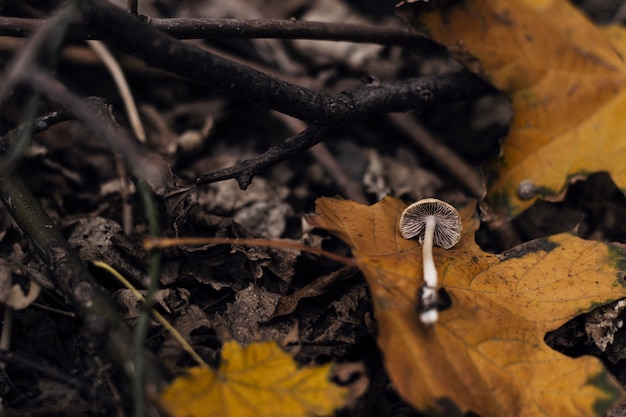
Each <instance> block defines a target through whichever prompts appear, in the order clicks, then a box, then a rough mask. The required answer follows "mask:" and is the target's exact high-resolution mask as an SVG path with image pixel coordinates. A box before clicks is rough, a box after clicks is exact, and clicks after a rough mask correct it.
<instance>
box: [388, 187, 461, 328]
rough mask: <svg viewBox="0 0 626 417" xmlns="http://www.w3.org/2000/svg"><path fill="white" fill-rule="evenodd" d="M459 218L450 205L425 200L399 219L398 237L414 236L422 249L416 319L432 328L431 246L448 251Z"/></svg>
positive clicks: (434, 312) (454, 239)
mask: <svg viewBox="0 0 626 417" xmlns="http://www.w3.org/2000/svg"><path fill="white" fill-rule="evenodd" d="M461 231H462V225H461V217H460V216H459V213H458V212H457V211H456V209H455V208H454V207H452V206H451V205H450V204H448V203H446V202H444V201H441V200H437V199H435V198H426V199H423V200H420V201H418V202H416V203H413V204H411V205H410V206H408V207H407V208H406V209H405V210H404V212H403V213H402V217H401V218H400V234H401V235H402V237H403V238H405V239H412V238H414V237H417V238H418V240H419V242H420V243H421V244H422V245H423V246H422V268H423V275H424V282H423V284H422V286H421V288H420V292H419V298H420V305H421V313H420V320H421V321H422V323H424V324H427V325H430V326H432V325H434V324H435V323H436V322H437V320H438V319H439V310H438V308H437V307H438V299H437V285H438V277H437V268H436V266H435V260H434V259H433V245H435V246H438V247H441V248H444V249H450V248H451V247H453V246H454V245H456V243H457V242H458V241H459V239H460V238H461Z"/></svg>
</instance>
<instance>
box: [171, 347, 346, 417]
mask: <svg viewBox="0 0 626 417" xmlns="http://www.w3.org/2000/svg"><path fill="white" fill-rule="evenodd" d="M331 368H332V364H328V365H325V366H319V367H303V368H298V366H297V364H296V362H294V360H293V358H292V357H291V356H289V355H288V354H287V353H285V352H283V351H282V350H281V349H280V348H279V347H278V345H277V344H276V343H274V342H266V343H253V344H250V345H248V346H247V347H245V348H243V347H241V346H239V344H237V342H234V341H231V342H227V343H224V346H223V348H222V364H221V365H220V368H219V369H218V370H217V371H214V370H211V369H205V368H191V369H188V370H187V372H186V373H185V375H183V376H180V377H178V378H177V379H175V380H174V381H173V382H172V384H171V385H170V386H169V387H168V388H167V389H166V390H165V391H164V392H163V394H162V395H161V402H162V405H163V407H164V408H165V409H166V410H167V411H168V412H169V413H170V414H171V415H172V416H174V417H177V416H181V417H182V416H187V417H202V416H207V417H208V416H210V417H227V416H237V417H246V416H250V417H263V416H289V417H298V416H310V415H316V416H326V415H332V413H333V410H334V409H336V408H338V407H341V406H342V405H343V404H344V403H345V400H346V398H347V389H346V388H342V387H339V386H337V385H334V384H332V383H331V382H330V381H329V375H330V372H331Z"/></svg>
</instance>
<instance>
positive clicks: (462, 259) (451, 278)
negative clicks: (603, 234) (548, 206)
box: [308, 197, 626, 417]
mask: <svg viewBox="0 0 626 417" xmlns="http://www.w3.org/2000/svg"><path fill="white" fill-rule="evenodd" d="M405 206H406V205H405V204H404V203H402V202H401V201H399V200H397V199H393V198H391V197H387V198H385V199H383V200H381V201H380V202H378V203H377V204H375V205H373V206H364V205H360V204H357V203H354V202H351V201H346V200H339V199H329V198H321V199H318V201H317V209H316V216H313V217H310V218H309V219H308V220H309V222H310V223H311V224H313V225H315V226H318V227H322V228H324V229H327V230H329V231H330V232H332V233H333V234H335V235H337V236H338V237H339V238H341V239H342V240H344V241H345V242H346V243H348V244H349V245H350V247H351V248H352V252H353V256H354V257H355V258H356V260H357V262H358V265H359V267H360V268H361V270H362V271H363V273H364V275H365V278H366V280H367V282H368V284H369V287H370V291H371V294H372V298H373V300H374V306H375V310H376V316H377V320H378V328H379V335H378V344H379V346H380V347H381V349H382V350H383V352H384V355H385V362H386V367H387V370H388V372H389V374H390V377H391V379H392V381H393V383H394V385H395V386H396V388H397V389H398V391H399V392H400V393H401V395H402V396H403V397H404V398H405V399H406V400H407V401H409V402H410V403H411V404H413V405H414V406H415V407H417V408H419V409H422V410H427V411H436V410H438V409H439V408H438V407H439V406H440V405H441V404H442V403H445V402H447V401H449V400H451V401H453V403H454V404H456V406H457V407H459V408H460V409H461V410H462V411H470V410H471V411H473V412H475V413H478V414H480V415H481V416H483V417H489V416H493V417H501V416H509V417H513V416H538V415H543V416H555V417H556V416H558V417H568V416H597V415H599V413H601V412H602V411H603V410H606V409H607V408H608V407H609V406H610V405H611V404H612V402H613V401H614V400H615V399H616V398H617V397H618V396H619V395H620V393H621V390H620V388H619V387H618V385H617V384H616V382H615V381H614V380H613V378H612V377H611V376H609V375H608V374H607V372H606V371H605V369H604V367H603V365H602V364H601V363H600V361H599V360H598V359H597V358H594V357H590V356H583V357H580V358H577V359H573V358H570V357H567V356H564V355H562V354H560V353H558V352H556V351H554V350H552V349H551V348H550V347H548V346H547V345H546V344H545V343H544V335H545V333H546V332H547V331H549V330H553V329H555V328H557V327H558V326H560V325H562V324H563V323H565V322H567V321H569V320H570V319H571V318H573V317H574V316H576V315H577V314H580V313H582V312H586V311H589V310H591V309H592V308H593V307H595V306H597V305H598V304H603V303H608V302H610V301H613V300H615V299H616V298H619V297H622V296H626V287H625V285H624V282H623V279H622V278H620V275H619V274H618V272H619V268H618V263H619V262H623V261H624V258H625V253H624V250H623V249H622V247H620V246H615V245H607V244H604V243H601V242H596V241H586V240H582V239H580V238H578V237H576V236H574V235H571V234H560V235H556V236H553V237H550V238H547V239H539V240H535V241H532V242H529V243H527V244H524V245H521V246H519V247H517V248H516V249H515V250H512V251H509V252H506V253H504V254H503V255H501V256H497V255H493V254H488V253H485V252H483V251H482V250H481V249H480V248H479V247H478V245H477V244H476V243H475V241H474V234H475V231H476V230H477V228H478V220H477V219H476V218H475V216H474V209H473V208H471V207H469V208H466V209H464V210H462V213H461V214H462V218H463V236H462V238H461V241H460V242H459V243H458V244H457V245H456V246H455V247H454V248H452V249H449V250H444V249H439V248H434V257H435V263H436V264H437V269H438V272H439V276H440V277H441V287H442V288H444V289H445V291H446V292H447V294H448V295H449V297H450V299H451V301H452V305H451V307H450V308H448V309H446V310H444V311H442V312H441V315H440V319H439V322H438V323H437V324H436V325H435V326H434V327H433V328H428V327H427V326H425V325H424V324H422V323H421V322H420V321H419V319H418V314H417V311H416V305H417V301H416V297H415V294H416V292H417V289H418V288H419V286H420V284H421V282H422V268H421V257H422V255H421V247H420V245H419V244H418V243H417V242H415V241H412V240H405V239H403V238H402V237H401V235H400V233H399V230H398V224H399V219H400V215H401V213H402V211H403V209H404V208H405Z"/></svg>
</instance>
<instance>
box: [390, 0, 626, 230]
mask: <svg viewBox="0 0 626 417" xmlns="http://www.w3.org/2000/svg"><path fill="white" fill-rule="evenodd" d="M406 3H409V2H408V1H407V2H406ZM399 11H400V13H401V14H402V15H403V16H404V17H405V18H406V20H407V21H408V22H409V24H410V25H411V26H412V27H414V28H415V29H417V30H418V31H424V32H426V33H427V34H428V35H429V36H430V37H432V38H433V39H434V40H435V41H437V42H439V43H441V44H443V45H445V46H447V47H448V49H449V50H450V51H451V52H452V53H453V55H455V56H456V57H457V58H458V59H459V60H460V61H461V62H463V63H465V64H466V67H467V68H469V69H470V70H472V71H474V72H477V73H479V74H481V75H482V76H484V77H485V78H486V79H487V80H488V81H489V82H490V83H492V84H493V85H494V86H495V87H497V88H499V89H500V90H502V91H503V92H504V93H505V94H507V95H508V96H509V97H510V98H511V101H512V106H513V111H514V116H513V120H512V121H511V126H510V128H509V133H508V135H507V136H506V138H504V140H503V141H502V152H501V155H500V157H499V158H497V159H496V160H494V161H493V162H491V163H489V164H488V165H487V166H486V167H485V173H486V177H487V196H486V199H485V202H486V204H485V205H484V207H483V208H484V209H485V210H484V211H485V213H484V214H485V216H486V220H487V221H488V222H489V223H491V224H492V225H493V226H497V225H498V224H500V223H501V222H503V221H506V220H508V219H510V218H511V217H515V216H517V215H518V214H519V213H521V212H522V211H523V210H524V209H526V208H528V207H529V206H530V205H531V204H532V203H533V202H534V201H535V200H536V198H537V197H542V198H546V199H558V198H559V196H560V195H562V193H563V191H564V190H565V187H566V186H567V183H568V181H569V180H571V179H572V178H576V177H579V176H585V175H587V174H589V173H592V172H597V171H608V172H609V173H610V174H611V177H612V178H613V180H614V181H615V183H616V184H617V185H618V186H619V187H620V188H621V189H623V190H624V189H626V170H624V169H623V161H624V160H626V141H624V140H623V137H624V136H625V135H626V122H624V117H623V115H624V114H625V113H626V63H625V62H624V60H623V58H624V56H626V55H625V54H624V52H626V30H625V29H624V28H621V27H616V26H613V27H608V28H601V27H598V26H596V25H595V24H593V23H592V22H591V21H590V20H589V19H588V18H586V17H585V16H584V15H583V14H582V13H581V12H580V11H578V10H577V9H576V8H575V7H574V6H572V5H571V4H569V2H567V1H563V0H545V1H534V0H489V1H485V0H467V1H463V2H449V1H437V0H433V1H430V2H428V3H426V2H415V3H411V4H404V5H403V6H402V7H401V8H400V9H399Z"/></svg>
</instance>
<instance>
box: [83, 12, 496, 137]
mask: <svg viewBox="0 0 626 417" xmlns="http://www.w3.org/2000/svg"><path fill="white" fill-rule="evenodd" d="M80 8H81V11H82V13H83V16H84V21H85V25H86V28H87V29H90V30H93V31H95V32H98V33H101V34H103V35H104V36H105V37H106V38H108V39H110V40H112V41H113V42H114V43H116V44H117V46H118V47H120V48H123V49H125V50H127V51H129V52H130V53H132V54H133V55H135V56H137V57H139V58H141V59H142V60H144V61H145V62H146V63H148V64H149V65H153V66H156V67H158V68H162V69H165V70H167V71H170V72H173V73H175V74H178V75H181V76H183V77H186V78H189V79H191V80H193V81H196V82H199V83H202V84H204V85H208V86H210V87H213V88H215V89H218V90H221V91H224V92H227V93H228V94H229V95H232V96H235V97H238V98H241V99H245V100H248V101H251V102H254V103H256V104H259V105H261V106H264V107H267V108H270V109H274V110H277V111H279V112H281V113H285V114H288V115H290V116H293V117H296V118H298V119H301V120H304V121H307V122H309V123H312V124H320V125H345V124H347V123H351V122H354V121H355V120H358V119H359V118H362V117H367V116H369V115H371V114H373V112H377V113H385V112H389V111H407V110H411V109H414V108H415V107H416V105H415V102H416V100H421V101H423V100H424V98H426V97H429V98H430V99H431V100H432V101H433V102H434V101H435V100H438V97H437V96H438V95H441V94H443V95H445V96H446V99H448V100H449V99H451V98H452V99H454V97H453V96H464V97H468V96H469V95H468V94H467V93H468V92H470V91H471V92H472V94H473V95H478V94H481V93H482V94H484V93H487V92H491V91H493V90H492V89H491V88H490V87H489V86H488V85H487V84H486V83H484V82H482V81H481V80H480V79H479V78H478V77H475V76H471V75H468V74H464V75H458V76H457V77H458V78H456V80H457V84H456V85H459V84H460V83H459V82H462V84H460V86H461V88H460V90H461V91H459V92H451V91H445V90H446V89H439V88H438V85H439V84H440V83H439V82H433V83H432V86H433V88H434V90H433V91H425V85H424V81H423V80H421V79H417V80H407V81H402V82H399V83H393V84H388V85H381V86H378V87H366V88H364V89H361V90H357V92H352V93H344V94H329V93H325V92H319V91H314V90H310V89H308V88H304V87H300V86H297V85H294V84H290V83H287V82H285V81H282V80H280V79H278V78H275V77H272V76H269V75H267V74H264V73H262V72H259V71H256V70H254V69H252V68H250V67H247V66H243V65H239V64H237V63H234V62H232V61H229V60H226V59H224V58H221V57H218V56H216V55H213V54H211V53H209V52H207V51H205V50H202V49H200V48H198V47H195V46H193V45H189V44H185V43H182V42H180V41H178V40H176V39H174V38H172V37H170V36H168V35H166V34H164V33H162V32H159V31H158V30H156V29H154V28H152V27H149V26H147V25H145V24H143V23H141V22H140V21H139V20H138V19H135V18H134V17H132V16H129V15H128V14H126V13H125V12H124V11H123V10H122V9H120V8H118V7H115V6H113V5H112V4H110V3H108V2H97V1H94V0H85V1H82V2H80ZM449 82H450V80H449V79H446V81H445V82H444V84H449ZM437 90H439V91H437Z"/></svg>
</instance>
